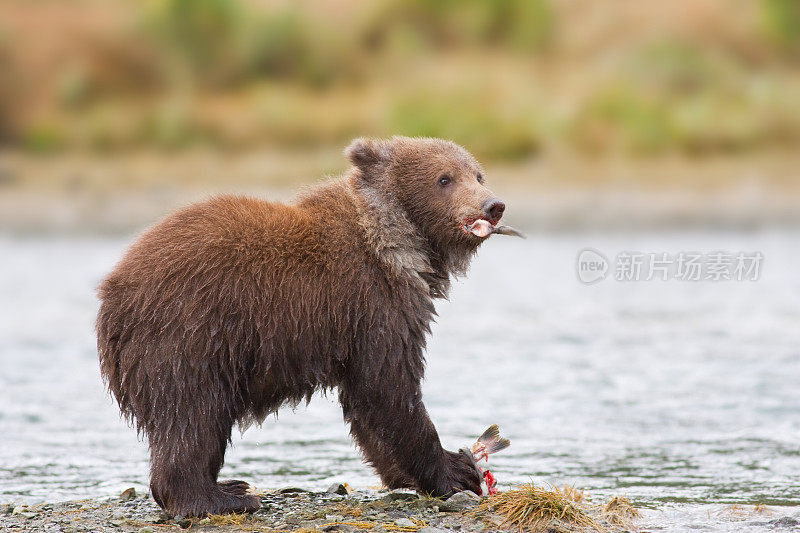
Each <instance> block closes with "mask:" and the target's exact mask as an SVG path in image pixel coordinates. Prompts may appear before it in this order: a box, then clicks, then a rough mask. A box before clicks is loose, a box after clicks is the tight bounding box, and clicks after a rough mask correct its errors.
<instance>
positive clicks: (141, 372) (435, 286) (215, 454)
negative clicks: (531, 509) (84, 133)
mask: <svg viewBox="0 0 800 533" xmlns="http://www.w3.org/2000/svg"><path fill="white" fill-rule="evenodd" d="M346 155H347V156H348V158H349V159H350V161H351V162H352V163H353V167H352V168H351V169H350V170H349V171H348V172H347V173H346V174H345V175H344V176H342V177H340V178H337V179H330V180H327V181H325V182H323V183H322V184H320V185H318V186H316V187H313V188H311V189H309V190H307V191H306V192H305V193H304V194H302V195H301V196H300V197H299V198H298V199H297V200H296V202H294V203H293V204H291V205H284V204H279V203H271V202H267V201H262V200H258V199H254V198H246V197H240V196H224V197H218V198H215V199H212V200H210V201H207V202H204V203H199V204H196V205H192V206H189V207H187V208H185V209H182V210H180V211H178V212H176V213H174V214H172V215H170V216H168V217H167V218H166V219H164V220H163V221H161V222H159V223H158V224H156V225H155V226H154V227H152V228H151V229H149V230H148V231H146V232H145V233H144V234H143V235H142V236H141V237H140V238H139V239H138V240H137V241H136V242H135V243H134V244H133V245H132V246H131V247H130V249H129V250H128V251H127V252H126V254H125V255H124V257H123V258H122V260H121V261H120V263H119V264H118V265H117V266H116V267H115V269H114V270H113V272H112V273H111V274H110V275H109V276H108V278H107V279H105V280H104V281H103V282H102V284H101V286H100V288H99V296H100V299H101V307H100V311H99V315H98V318H97V338H98V351H99V357H100V366H101V370H102V375H103V377H104V379H105V380H106V381H107V383H108V386H109V389H110V390H111V392H112V393H113V395H114V396H115V397H116V399H117V401H118V402H119V405H120V408H121V410H122V412H123V413H124V415H125V416H126V417H127V418H128V419H130V420H132V421H135V423H136V426H137V428H138V430H139V431H141V432H143V433H144V434H145V435H146V436H147V438H148V441H149V445H150V453H151V458H150V468H151V490H152V493H153V496H154V498H155V500H156V501H157V502H158V504H159V505H160V506H161V507H163V508H164V509H165V510H167V511H168V512H170V513H172V514H175V515H183V516H204V515H207V514H217V513H225V512H242V511H252V510H255V509H258V507H259V499H258V497H256V496H255V495H252V494H249V493H248V492H247V491H248V485H247V484H246V483H244V482H241V481H225V482H218V481H217V475H218V473H219V470H220V468H221V467H222V463H223V458H224V454H225V449H226V446H227V444H228V443H229V441H230V438H231V430H232V427H233V426H234V425H235V424H239V425H240V426H242V427H246V426H247V425H249V424H251V423H253V422H256V423H259V422H261V421H263V420H264V418H265V417H266V416H267V415H268V414H270V413H274V412H275V411H276V410H277V409H278V408H279V407H280V406H281V405H283V404H286V403H289V404H293V405H295V404H298V403H299V402H301V401H303V400H305V401H308V400H309V399H310V398H311V396H312V395H313V394H314V392H315V391H317V390H320V389H332V388H337V389H338V392H339V398H340V401H341V404H342V408H343V410H344V417H345V420H346V421H347V422H349V424H350V428H351V434H352V435H353V437H354V439H355V440H356V442H357V444H358V445H359V447H360V448H361V450H362V452H363V454H364V455H365V457H366V459H367V460H368V461H369V462H370V463H371V464H372V465H373V466H374V468H375V469H376V471H377V472H378V474H379V475H380V476H381V479H382V480H383V482H384V483H385V484H386V485H387V486H389V487H391V488H399V487H409V488H413V489H416V490H418V491H422V492H426V493H429V494H432V495H437V496H446V495H448V494H450V493H452V492H453V491H454V490H461V489H470V490H473V491H475V492H480V485H479V483H480V479H479V478H478V475H477V474H476V471H475V469H474V467H473V464H472V460H471V459H470V458H469V457H468V456H466V455H464V454H459V453H452V452H449V451H446V450H444V449H443V448H442V446H441V444H440V442H439V437H438V435H437V433H436V429H435V428H434V426H433V424H432V422H431V421H430V419H429V417H428V414H427V412H426V410H425V406H424V405H423V403H422V394H421V391H420V381H421V379H422V377H423V372H424V355H423V352H424V349H425V337H426V335H427V334H428V333H429V332H430V330H429V324H430V322H431V320H432V319H433V317H434V315H435V311H434V306H433V299H434V298H439V297H443V296H446V294H447V290H448V287H449V283H450V278H451V277H452V276H453V275H457V274H463V273H464V272H465V270H466V268H467V265H468V262H469V260H470V258H471V257H472V255H473V254H474V252H475V250H476V249H477V247H478V245H479V244H480V242H481V241H482V239H481V238H479V237H476V236H474V235H472V234H469V233H466V232H464V231H462V229H461V225H462V224H463V222H464V221H465V220H466V221H469V220H474V219H475V218H478V217H482V218H488V217H487V216H486V215H485V214H484V213H483V211H482V206H484V204H485V203H486V201H487V200H488V199H491V198H492V193H491V192H490V191H489V190H488V189H487V188H486V187H485V186H483V185H482V183H480V182H479V174H480V173H481V169H480V167H479V166H478V163H477V162H476V161H475V160H474V159H473V157H472V156H471V155H470V154H469V153H467V152H466V151H465V150H464V149H463V148H461V147H459V146H457V145H455V144H453V143H450V142H446V141H441V140H436V139H410V138H400V137H395V138H393V139H391V140H383V141H379V140H369V139H359V140H357V141H354V143H353V144H352V145H351V146H350V147H349V148H348V149H347V151H346ZM443 176H446V177H447V178H448V180H446V181H448V183H446V184H444V183H443V182H442V179H441V178H442V177H443ZM495 222H496V220H495Z"/></svg>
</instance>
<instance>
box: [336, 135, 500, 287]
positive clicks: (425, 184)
mask: <svg viewBox="0 0 800 533" xmlns="http://www.w3.org/2000/svg"><path fill="white" fill-rule="evenodd" d="M345 155H346V156H347V158H348V159H349V160H350V161H351V162H352V163H353V165H354V167H355V169H356V171H355V173H354V174H353V178H352V179H353V180H354V182H355V185H356V187H357V188H358V189H359V190H361V191H362V194H366V196H368V197H369V198H371V199H372V203H373V204H374V205H376V206H380V208H381V209H384V210H386V209H388V210H401V211H402V215H403V216H404V218H406V219H407V220H408V221H409V222H410V224H411V226H413V228H414V230H415V231H416V232H417V233H419V234H420V235H421V236H422V237H423V239H424V241H425V243H426V245H427V246H428V247H429V249H430V251H431V254H432V255H433V256H434V257H433V259H434V263H436V262H438V263H440V265H438V266H440V267H443V268H445V269H446V270H447V271H448V272H447V273H448V274H449V273H453V274H460V273H462V272H463V270H464V269H465V268H466V266H467V263H468V261H469V258H470V257H471V256H472V254H473V253H474V252H475V250H476V249H477V247H478V245H480V243H481V242H482V241H483V240H484V239H485V237H479V236H476V235H474V234H472V233H471V232H469V231H467V230H465V226H467V225H470V224H472V223H473V222H474V221H475V220H477V219H484V220H487V221H489V223H490V224H492V225H496V224H497V223H498V222H499V220H500V218H501V217H502V216H503V211H504V209H505V204H503V202H501V201H500V200H499V199H498V198H497V197H496V196H495V195H494V193H493V192H492V191H491V190H489V189H488V188H487V187H486V184H485V178H484V171H483V169H482V168H481V166H480V164H479V163H478V162H477V161H476V160H475V158H474V157H473V156H472V155H471V154H470V153H469V152H467V151H466V150H465V149H464V148H462V147H461V146H459V145H457V144H455V143H453V142H451V141H445V140H441V139H432V138H410V137H393V138H392V139H389V140H379V139H365V138H361V139H356V140H355V141H353V142H352V144H350V146H349V147H348V148H347V149H346V150H345ZM393 224H394V222H393Z"/></svg>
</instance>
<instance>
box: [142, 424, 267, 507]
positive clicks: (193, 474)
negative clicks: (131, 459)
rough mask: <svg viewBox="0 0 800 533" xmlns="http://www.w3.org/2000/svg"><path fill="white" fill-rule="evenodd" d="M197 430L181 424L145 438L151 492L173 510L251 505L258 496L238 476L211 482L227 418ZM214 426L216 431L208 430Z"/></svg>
mask: <svg viewBox="0 0 800 533" xmlns="http://www.w3.org/2000/svg"><path fill="white" fill-rule="evenodd" d="M217 422H218V423H217V424H215V425H213V426H210V427H206V431H205V432H203V431H200V430H199V429H198V428H197V427H194V428H187V427H184V428H183V429H184V431H182V432H180V433H181V435H180V436H178V435H160V438H152V437H151V438H150V490H151V491H152V494H153V498H154V499H155V500H156V503H158V504H159V505H160V506H161V507H162V508H163V509H164V510H165V511H167V512H168V513H170V514H172V515H173V516H178V515H180V516H183V517H205V516H207V515H211V514H228V513H247V512H254V511H257V510H258V509H259V508H260V507H261V500H260V498H259V497H258V496H256V495H255V494H249V493H248V492H247V491H248V489H249V488H250V486H249V485H248V484H247V483H245V482H244V481H237V480H229V481H223V482H221V483H217V475H218V474H219V470H220V468H221V467H222V462H223V457H224V454H225V447H226V445H227V440H228V437H229V436H230V431H231V428H232V427H233V424H232V422H231V423H229V424H224V425H225V427H226V428H227V430H226V431H221V430H222V429H225V428H223V427H222V425H220V424H219V421H217ZM215 430H216V431H218V432H219V433H221V434H216V435H215V434H214V433H215Z"/></svg>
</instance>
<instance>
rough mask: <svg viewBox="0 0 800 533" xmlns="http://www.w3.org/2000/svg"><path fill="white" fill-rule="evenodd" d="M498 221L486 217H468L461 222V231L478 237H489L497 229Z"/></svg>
mask: <svg viewBox="0 0 800 533" xmlns="http://www.w3.org/2000/svg"><path fill="white" fill-rule="evenodd" d="M496 223H497V221H494V222H493V221H492V220H489V219H488V218H486V217H467V218H465V219H464V220H463V221H462V222H461V230H462V231H463V232H464V233H471V234H473V235H475V236H477V237H488V236H489V235H491V234H492V232H493V231H494V229H495V224H496Z"/></svg>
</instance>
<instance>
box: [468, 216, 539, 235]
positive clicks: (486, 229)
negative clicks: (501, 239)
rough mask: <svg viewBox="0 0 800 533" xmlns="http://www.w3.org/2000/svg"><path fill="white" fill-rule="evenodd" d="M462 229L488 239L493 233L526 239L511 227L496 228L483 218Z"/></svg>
mask: <svg viewBox="0 0 800 533" xmlns="http://www.w3.org/2000/svg"><path fill="white" fill-rule="evenodd" d="M462 229H463V230H464V231H466V232H467V233H472V234H473V235H476V236H478V237H488V236H489V235H491V234H492V233H498V234H500V235H512V236H514V237H521V238H523V239H524V238H525V235H523V234H522V233H521V232H520V231H518V230H516V229H514V228H512V227H511V226H504V225H501V226H494V225H492V223H491V222H489V221H488V220H485V219H483V218H479V219H477V220H475V221H474V222H473V223H472V224H464V225H463V226H462Z"/></svg>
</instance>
